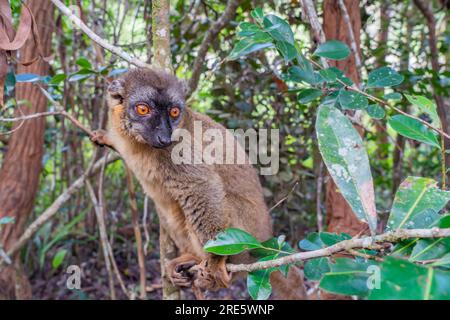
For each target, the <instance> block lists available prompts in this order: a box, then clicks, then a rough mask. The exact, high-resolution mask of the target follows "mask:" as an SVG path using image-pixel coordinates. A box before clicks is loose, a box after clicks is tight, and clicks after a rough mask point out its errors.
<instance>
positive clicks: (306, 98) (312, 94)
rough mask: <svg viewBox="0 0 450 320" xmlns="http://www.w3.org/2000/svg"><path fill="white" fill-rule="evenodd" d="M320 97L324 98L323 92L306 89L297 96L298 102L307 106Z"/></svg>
mask: <svg viewBox="0 0 450 320" xmlns="http://www.w3.org/2000/svg"><path fill="white" fill-rule="evenodd" d="M320 96H322V90H319V89H313V88H311V89H305V90H302V91H300V92H299V94H298V95H297V100H298V102H300V103H304V104H305V103H309V102H311V101H313V100H316V99H317V98H319V97H320Z"/></svg>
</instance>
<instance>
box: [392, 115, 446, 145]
mask: <svg viewBox="0 0 450 320" xmlns="http://www.w3.org/2000/svg"><path fill="white" fill-rule="evenodd" d="M388 123H389V125H390V126H391V128H392V129H394V130H395V131H397V132H398V133H399V134H401V135H402V136H405V137H407V138H410V139H413V140H417V141H420V142H423V143H426V144H429V145H430V146H433V147H436V148H439V149H440V148H441V146H440V144H439V141H438V139H437V136H436V135H435V134H434V132H433V131H431V130H430V129H428V128H427V127H426V126H425V125H424V124H422V123H420V122H419V121H417V120H416V119H413V118H410V117H407V116H405V115H402V114H397V115H395V116H393V117H391V118H390V119H389V121H388Z"/></svg>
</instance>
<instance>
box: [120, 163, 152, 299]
mask: <svg viewBox="0 0 450 320" xmlns="http://www.w3.org/2000/svg"><path fill="white" fill-rule="evenodd" d="M125 166H126V165H125ZM126 172H127V186H128V198H129V201H130V209H131V223H132V224H133V230H134V237H135V238H136V249H137V256H138V264H139V275H140V285H139V289H140V296H139V298H140V299H142V300H144V299H145V298H146V297H147V293H146V291H145V288H146V287H147V284H146V283H147V272H146V270H145V255H144V247H143V245H142V233H141V229H140V228H139V213H138V208H137V201H136V192H135V189H134V184H133V173H132V172H131V170H130V168H129V167H128V166H126Z"/></svg>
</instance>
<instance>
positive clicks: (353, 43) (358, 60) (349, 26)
mask: <svg viewBox="0 0 450 320" xmlns="http://www.w3.org/2000/svg"><path fill="white" fill-rule="evenodd" d="M338 3H339V8H340V9H341V11H342V16H343V17H344V21H345V24H346V25H347V29H348V35H349V36H350V48H351V49H352V51H353V55H354V56H355V65H356V70H358V73H359V74H361V57H360V56H359V51H358V48H357V46H356V38H355V33H354V32H353V26H352V22H351V21H350V16H349V14H348V11H347V7H346V6H345V3H344V0H339V1H338Z"/></svg>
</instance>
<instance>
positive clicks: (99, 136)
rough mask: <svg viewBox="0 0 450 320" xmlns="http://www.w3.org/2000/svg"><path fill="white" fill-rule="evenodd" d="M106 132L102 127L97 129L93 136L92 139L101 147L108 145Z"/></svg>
mask: <svg viewBox="0 0 450 320" xmlns="http://www.w3.org/2000/svg"><path fill="white" fill-rule="evenodd" d="M106 134H107V133H106V131H105V130H102V129H99V130H95V131H94V132H93V135H92V137H91V141H92V142H93V143H95V144H96V145H98V146H100V147H104V146H108V145H109V143H108V141H107V139H106Z"/></svg>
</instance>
